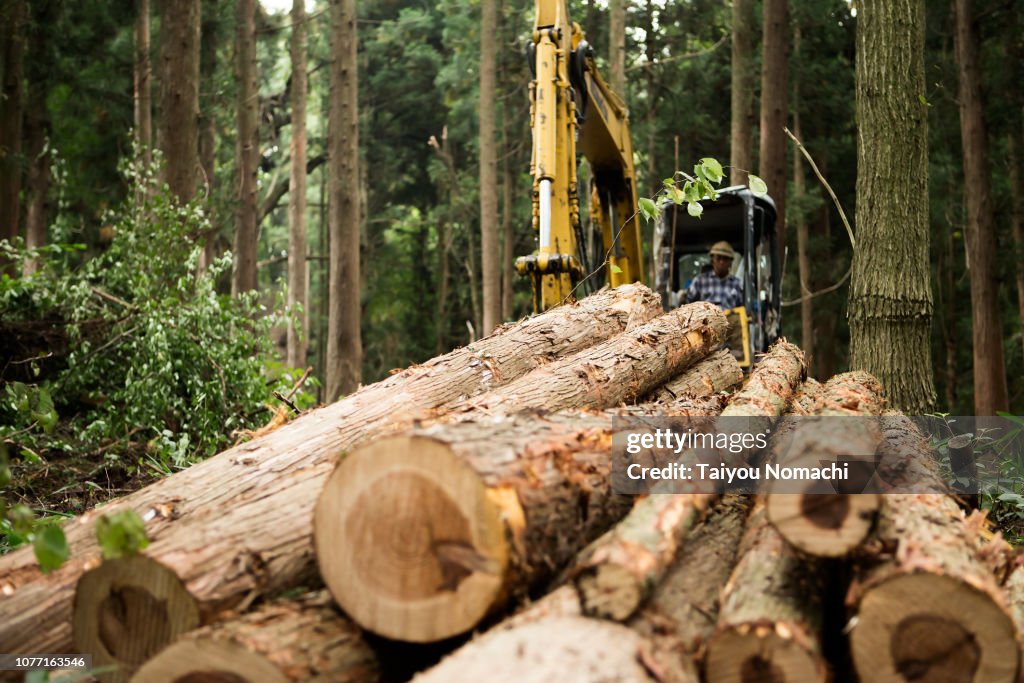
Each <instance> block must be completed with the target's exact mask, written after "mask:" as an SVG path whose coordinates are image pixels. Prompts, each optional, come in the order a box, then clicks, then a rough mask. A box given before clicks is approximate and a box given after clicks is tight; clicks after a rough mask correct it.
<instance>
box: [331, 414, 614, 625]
mask: <svg viewBox="0 0 1024 683" xmlns="http://www.w3.org/2000/svg"><path fill="white" fill-rule="evenodd" d="M486 415H487V414H486V413H481V415H480V419H479V421H473V422H469V421H464V422H457V423H454V424H439V425H435V426H433V427H431V428H428V429H421V430H415V431H412V432H410V433H406V434H403V435H401V436H394V437H389V438H385V439H381V440H377V441H373V442H371V443H369V444H367V445H365V446H363V447H361V448H358V449H356V450H355V451H353V452H352V454H351V455H350V456H348V457H347V458H346V459H345V460H344V461H343V463H342V464H341V465H340V466H339V467H338V468H337V469H336V470H335V472H334V474H333V475H331V477H330V479H329V480H328V482H327V485H326V486H325V487H324V490H323V493H321V495H320V498H319V500H318V501H317V505H316V512H315V517H314V525H313V526H314V538H315V543H316V555H317V562H318V564H319V566H320V575H321V576H322V577H323V578H324V581H325V582H326V583H327V586H328V588H330V590H331V593H332V594H333V595H334V598H335V599H336V600H337V601H338V604H339V605H341V606H342V607H343V609H344V610H345V612H346V613H347V614H349V615H351V616H352V618H353V619H355V620H356V621H357V622H358V623H359V624H360V625H361V626H363V627H364V628H367V629H369V630H371V631H373V632H375V633H378V634H380V635H382V636H385V637H387V638H393V639H397V640H405V641H412V642H433V641H437V640H442V639H444V638H448V637H451V636H454V635H457V634H459V633H464V632H465V631H468V630H469V629H471V628H473V627H474V626H476V625H477V624H478V623H479V622H480V621H481V620H482V619H483V618H484V617H486V616H487V615H488V614H491V613H494V612H495V611H496V610H497V609H499V608H501V607H502V606H504V605H505V604H507V603H508V602H509V601H514V600H518V599H521V598H523V597H525V596H526V593H527V591H528V589H529V588H530V587H532V586H535V585H537V584H539V583H540V582H542V581H544V580H546V579H548V578H550V577H551V576H553V575H554V573H555V572H556V571H557V570H558V569H559V568H560V567H561V566H562V565H563V564H564V563H565V562H567V561H568V560H569V559H571V558H572V556H573V555H574V554H575V553H576V552H578V551H579V550H580V549H581V548H582V547H583V546H584V545H585V544H586V543H587V542H588V541H590V540H591V539H593V538H595V537H597V536H598V535H599V534H601V533H602V532H604V531H605V530H606V529H607V528H608V527H609V526H611V525H612V524H614V523H615V522H616V521H617V520H618V519H620V518H622V516H623V515H625V514H626V512H628V511H629V506H630V505H631V504H632V498H630V497H629V496H619V495H615V494H613V493H612V477H611V467H612V458H611V457H609V456H610V451H611V447H612V436H613V434H614V430H615V427H614V426H613V425H615V422H614V420H613V414H611V413H610V412H609V414H605V415H588V414H586V413H568V414H553V415H547V416H544V417H538V416H535V415H519V416H514V417H509V418H505V419H503V420H497V419H494V418H488V417H486ZM621 424H622V423H619V424H618V429H620V430H621V429H623V427H622V426H621Z"/></svg>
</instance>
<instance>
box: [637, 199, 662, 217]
mask: <svg viewBox="0 0 1024 683" xmlns="http://www.w3.org/2000/svg"><path fill="white" fill-rule="evenodd" d="M639 204H640V213H641V214H643V217H644V218H645V219H646V220H651V219H652V218H656V217H657V215H658V205H657V204H655V203H654V202H653V201H652V200H650V199H648V198H647V197H641V198H640V201H639Z"/></svg>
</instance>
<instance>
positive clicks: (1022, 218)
mask: <svg viewBox="0 0 1024 683" xmlns="http://www.w3.org/2000/svg"><path fill="white" fill-rule="evenodd" d="M1021 123H1022V121H1021V117H1020V114H1019V112H1018V114H1017V116H1015V117H1014V120H1013V121H1012V122H1011V124H1010V125H1011V130H1010V135H1009V139H1008V140H1007V147H1008V150H1009V155H1008V156H1009V164H1010V188H1011V192H1010V201H1011V202H1012V203H1013V208H1012V210H1011V214H1010V227H1011V232H1012V233H1013V251H1014V254H1015V255H1016V256H1015V258H1014V263H1017V264H1018V265H1017V268H1015V270H1016V279H1017V310H1018V315H1019V317H1020V320H1019V322H1020V328H1021V329H1020V331H1021V343H1022V344H1024V268H1022V267H1021V266H1020V265H1019V264H1021V263H1024V194H1022V188H1024V185H1022V184H1021V181H1022V180H1024V173H1022V172H1021V164H1022V160H1021V132H1022V131H1021Z"/></svg>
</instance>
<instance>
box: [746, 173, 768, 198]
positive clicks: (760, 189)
mask: <svg viewBox="0 0 1024 683" xmlns="http://www.w3.org/2000/svg"><path fill="white" fill-rule="evenodd" d="M747 185H748V186H749V187H750V191H751V192H753V193H754V194H756V195H762V194H768V184H767V183H766V182H764V181H763V180H761V178H760V177H759V176H756V175H754V174H753V173H751V174H750V180H748V181H747Z"/></svg>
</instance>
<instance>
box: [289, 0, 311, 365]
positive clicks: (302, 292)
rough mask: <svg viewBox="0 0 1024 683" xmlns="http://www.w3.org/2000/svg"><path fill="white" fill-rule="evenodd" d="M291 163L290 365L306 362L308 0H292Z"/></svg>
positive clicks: (307, 326)
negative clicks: (296, 311) (295, 312)
mask: <svg viewBox="0 0 1024 683" xmlns="http://www.w3.org/2000/svg"><path fill="white" fill-rule="evenodd" d="M291 53H292V55H291V56H292V83H291V100H292V143H291V147H292V149H291V152H292V166H291V182H290V183H289V189H288V193H289V201H288V305H289V306H291V307H293V306H295V305H300V306H302V314H301V315H300V316H299V317H298V319H297V320H296V319H293V320H292V322H291V323H289V325H288V365H290V366H291V367H293V368H299V367H305V365H306V345H307V342H306V339H307V338H308V336H309V334H308V330H309V325H308V323H307V321H308V316H307V314H306V309H307V308H308V304H309V302H308V301H307V300H306V98H307V94H308V93H307V91H308V84H307V79H306V0H293V2H292V40H291Z"/></svg>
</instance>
